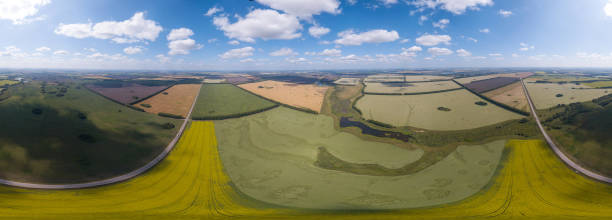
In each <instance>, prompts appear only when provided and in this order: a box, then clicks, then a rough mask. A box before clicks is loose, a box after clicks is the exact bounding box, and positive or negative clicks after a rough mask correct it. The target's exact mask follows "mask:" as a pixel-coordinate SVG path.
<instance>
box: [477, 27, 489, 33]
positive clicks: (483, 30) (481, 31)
mask: <svg viewBox="0 0 612 220" xmlns="http://www.w3.org/2000/svg"><path fill="white" fill-rule="evenodd" d="M478 31H480V33H485V34H488V33H491V30H489V29H488V28H484V29H480V30H478Z"/></svg>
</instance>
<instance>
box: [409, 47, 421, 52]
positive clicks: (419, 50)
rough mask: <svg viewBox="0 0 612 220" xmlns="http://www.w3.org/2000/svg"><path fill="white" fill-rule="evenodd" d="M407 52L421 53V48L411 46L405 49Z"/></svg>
mask: <svg viewBox="0 0 612 220" xmlns="http://www.w3.org/2000/svg"><path fill="white" fill-rule="evenodd" d="M406 50H407V51H408V52H421V51H423V48H421V47H419V46H412V47H410V48H408V49H406Z"/></svg>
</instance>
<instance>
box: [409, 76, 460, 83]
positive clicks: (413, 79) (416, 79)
mask: <svg viewBox="0 0 612 220" xmlns="http://www.w3.org/2000/svg"><path fill="white" fill-rule="evenodd" d="M452 78H453V77H450V76H434V75H408V76H406V81H407V82H422V81H434V80H449V79H452Z"/></svg>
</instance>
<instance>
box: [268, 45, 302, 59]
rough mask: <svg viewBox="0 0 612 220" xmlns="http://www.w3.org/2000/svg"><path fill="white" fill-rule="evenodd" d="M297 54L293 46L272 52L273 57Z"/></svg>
mask: <svg viewBox="0 0 612 220" xmlns="http://www.w3.org/2000/svg"><path fill="white" fill-rule="evenodd" d="M295 55H297V53H296V52H293V50H292V49H291V48H286V47H285V48H281V49H280V50H277V51H274V52H272V53H270V56H273V57H281V56H295Z"/></svg>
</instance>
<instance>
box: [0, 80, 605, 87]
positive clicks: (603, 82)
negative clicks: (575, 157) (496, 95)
mask: <svg viewBox="0 0 612 220" xmlns="http://www.w3.org/2000/svg"><path fill="white" fill-rule="evenodd" d="M0 84H2V83H0ZM583 85H585V86H588V87H592V88H612V80H610V81H597V82H592V83H583Z"/></svg>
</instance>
